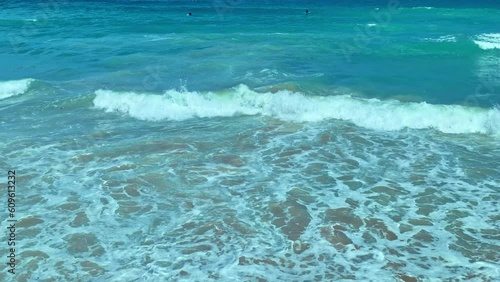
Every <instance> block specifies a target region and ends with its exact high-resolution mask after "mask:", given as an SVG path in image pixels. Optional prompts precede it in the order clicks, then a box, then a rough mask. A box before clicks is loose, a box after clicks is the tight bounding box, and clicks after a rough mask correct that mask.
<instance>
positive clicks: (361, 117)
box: [94, 85, 500, 135]
mask: <svg viewBox="0 0 500 282" xmlns="http://www.w3.org/2000/svg"><path fill="white" fill-rule="evenodd" d="M94 105H95V107H96V108H98V109H103V110H105V111H107V112H113V111H117V112H121V113H124V114H128V115H130V116H132V117H134V118H138V119H142V120H152V121H158V120H164V119H168V120H184V119H189V118H195V117H199V118H207V117H230V116H235V115H264V116H272V117H275V118H279V119H282V120H287V121H296V122H317V121H322V120H328V119H339V120H346V121H350V122H352V123H354V124H356V125H358V126H362V127H365V128H370V129H375V130H385V131H392V130H400V129H404V128H412V129H428V128H433V129H436V130H439V131H441V132H444V133H483V134H494V135H496V134H500V110H499V109H489V110H487V109H481V108H470V107H465V106H459V105H432V104H427V103H405V102H399V101H395V100H386V101H383V100H378V99H361V98H355V97H351V96H349V95H342V96H329V97H318V96H306V95H304V94H302V93H294V92H290V91H286V90H282V91H279V92H277V93H274V94H272V93H257V92H255V91H252V90H251V89H249V88H248V87H247V86H245V85H239V86H237V87H235V88H233V89H232V90H231V91H225V92H223V93H212V92H208V93H198V92H179V91H175V90H169V91H167V92H165V93H164V94H163V95H153V94H138V93H132V92H128V93H123V92H114V91H109V90H98V91H96V97H95V99H94Z"/></svg>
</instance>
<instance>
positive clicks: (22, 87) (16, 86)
mask: <svg viewBox="0 0 500 282" xmlns="http://www.w3.org/2000/svg"><path fill="white" fill-rule="evenodd" d="M33 81H34V80H33V79H31V78H28V79H21V80H10V81H0V100H3V99H6V98H9V97H12V96H16V95H20V94H23V93H25V92H26V91H27V90H28V88H29V86H30V84H31V83H32V82H33Z"/></svg>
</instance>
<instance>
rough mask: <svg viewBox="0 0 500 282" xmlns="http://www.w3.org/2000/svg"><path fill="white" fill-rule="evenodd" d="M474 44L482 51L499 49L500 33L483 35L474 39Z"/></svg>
mask: <svg viewBox="0 0 500 282" xmlns="http://www.w3.org/2000/svg"><path fill="white" fill-rule="evenodd" d="M474 43H476V44H477V45H478V46H479V48H481V49H483V50H491V49H500V33H485V34H481V35H478V36H476V37H475V39H474Z"/></svg>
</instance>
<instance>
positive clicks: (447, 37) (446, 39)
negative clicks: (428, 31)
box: [425, 35, 457, 42]
mask: <svg viewBox="0 0 500 282" xmlns="http://www.w3.org/2000/svg"><path fill="white" fill-rule="evenodd" d="M425 41H430V42H457V38H456V37H455V36H454V35H443V36H440V37H438V38H425Z"/></svg>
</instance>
